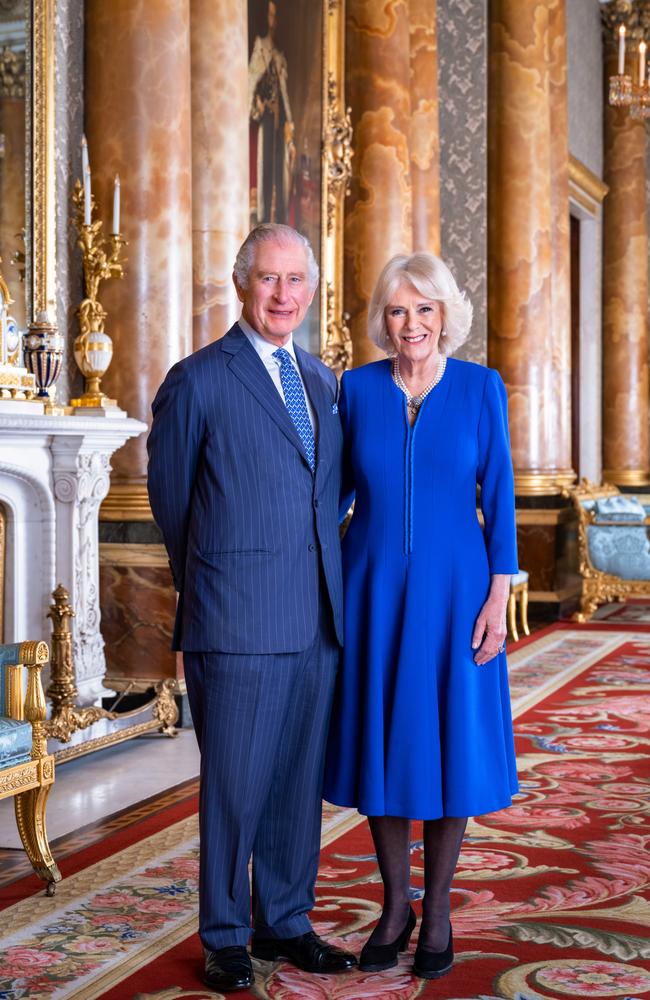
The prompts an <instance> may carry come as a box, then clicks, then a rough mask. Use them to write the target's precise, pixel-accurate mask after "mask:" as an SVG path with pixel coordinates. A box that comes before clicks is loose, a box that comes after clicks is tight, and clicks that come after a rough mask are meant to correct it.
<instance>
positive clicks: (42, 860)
mask: <svg viewBox="0 0 650 1000" xmlns="http://www.w3.org/2000/svg"><path fill="white" fill-rule="evenodd" d="M51 787H52V786H51V785H41V786H40V787H39V788H30V789H29V790H28V791H26V792H20V793H19V794H18V795H16V796H15V797H14V803H15V808H16V823H17V825H18V832H19V833H20V839H21V840H22V842H23V847H24V848H25V853H26V854H27V857H28V858H29V860H30V862H31V864H32V867H33V869H34V871H35V872H36V874H37V875H38V876H39V878H42V879H43V881H44V882H47V883H48V888H47V894H48V896H53V895H54V884H55V882H60V881H61V872H60V871H59V869H58V867H57V865H56V862H55V861H54V858H53V857H52V854H51V851H50V845H49V844H48V841H47V830H46V828H45V807H46V805H47V797H48V795H49V793H50V788H51Z"/></svg>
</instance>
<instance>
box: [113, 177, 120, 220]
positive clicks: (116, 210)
mask: <svg viewBox="0 0 650 1000" xmlns="http://www.w3.org/2000/svg"><path fill="white" fill-rule="evenodd" d="M119 231H120V175H119V174H115V184H114V187H113V232H114V233H119Z"/></svg>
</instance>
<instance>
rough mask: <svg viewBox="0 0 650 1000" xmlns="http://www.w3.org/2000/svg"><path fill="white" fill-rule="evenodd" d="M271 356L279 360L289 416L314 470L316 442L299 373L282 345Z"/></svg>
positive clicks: (281, 381)
mask: <svg viewBox="0 0 650 1000" xmlns="http://www.w3.org/2000/svg"><path fill="white" fill-rule="evenodd" d="M273 357H274V358H277V360H278V361H279V362H280V383H281V385H282V391H283V393H284V401H285V403H286V405H287V410H288V411H289V416H290V417H291V419H292V420H293V422H294V424H295V427H296V430H297V431H298V434H299V436H300V440H301V441H302V443H303V445H304V446H305V451H306V452H307V460H308V462H309V468H310V469H311V471H312V472H313V471H314V464H315V458H316V444H315V441H314V430H313V428H312V426H311V420H310V419H309V413H308V412H307V402H306V400H305V392H304V389H303V387H302V382H301V381H300V375H299V374H298V372H297V371H296V369H295V367H294V364H293V361H292V359H291V355H290V354H289V352H288V351H285V349H284V347H278V349H277V351H274V352H273Z"/></svg>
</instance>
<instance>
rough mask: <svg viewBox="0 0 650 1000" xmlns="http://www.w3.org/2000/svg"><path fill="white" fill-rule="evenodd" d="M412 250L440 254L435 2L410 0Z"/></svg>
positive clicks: (433, 0) (431, 0)
mask: <svg viewBox="0 0 650 1000" xmlns="http://www.w3.org/2000/svg"><path fill="white" fill-rule="evenodd" d="M409 16H410V34H411V48H410V56H411V75H410V81H411V88H410V89H411V132H410V149H411V188H412V202H413V250H429V251H430V252H431V253H435V254H439V253H440V133H439V124H438V47H437V35H436V0H409Z"/></svg>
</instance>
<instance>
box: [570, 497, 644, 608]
mask: <svg viewBox="0 0 650 1000" xmlns="http://www.w3.org/2000/svg"><path fill="white" fill-rule="evenodd" d="M619 495H620V490H619V489H618V487H616V486H614V485H613V484H612V483H604V484H603V485H602V486H597V485H596V484H595V483H592V482H590V481H589V480H588V479H581V480H580V483H579V485H578V486H576V487H574V488H573V489H568V490H565V491H564V496H567V497H569V498H570V499H571V500H572V502H573V505H574V507H575V511H576V514H577V516H578V560H579V566H578V569H579V573H580V576H581V578H582V592H581V595H580V610H579V611H576V612H575V613H574V614H573V615H572V619H573V621H576V622H587V621H589V619H590V618H591V616H592V615H593V614H594V612H595V611H596V609H597V608H598V605H599V604H605V603H607V602H609V601H624V600H625V598H626V597H632V596H635V597H649V596H650V580H623V579H622V577H620V576H614V574H613V573H604V572H603V571H602V570H599V569H596V567H595V566H594V565H593V563H592V561H591V558H590V556H589V540H588V534H587V528H588V527H589V525H592V524H595V522H596V512H595V510H594V509H591V510H586V509H585V508H584V507H583V502H584V501H585V500H601V499H603V498H604V497H613V496H619ZM598 524H599V526H603V527H607V526H609V527H612V526H616V527H623V526H627V527H629V523H627V522H621V521H602V520H600V521H598ZM644 524H646V525H650V517H646V518H645V521H644Z"/></svg>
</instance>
